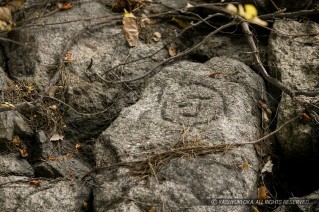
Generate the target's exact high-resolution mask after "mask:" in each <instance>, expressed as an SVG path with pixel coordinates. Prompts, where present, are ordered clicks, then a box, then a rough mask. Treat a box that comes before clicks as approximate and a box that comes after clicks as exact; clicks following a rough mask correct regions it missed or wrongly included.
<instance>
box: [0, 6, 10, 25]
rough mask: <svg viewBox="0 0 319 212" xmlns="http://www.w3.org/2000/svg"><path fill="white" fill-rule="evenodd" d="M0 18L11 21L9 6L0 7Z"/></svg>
mask: <svg viewBox="0 0 319 212" xmlns="http://www.w3.org/2000/svg"><path fill="white" fill-rule="evenodd" d="M0 20H1V21H4V22H7V23H12V14H11V8H10V7H7V6H4V7H0Z"/></svg>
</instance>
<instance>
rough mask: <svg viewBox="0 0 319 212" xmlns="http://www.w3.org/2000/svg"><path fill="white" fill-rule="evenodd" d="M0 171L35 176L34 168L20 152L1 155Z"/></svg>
mask: <svg viewBox="0 0 319 212" xmlns="http://www.w3.org/2000/svg"><path fill="white" fill-rule="evenodd" d="M0 173H1V174H6V175H8V174H10V175H17V176H29V177H32V176H34V173H33V168H32V167H31V165H30V164H29V163H28V161H27V160H26V159H23V158H21V157H20V155H18V154H13V153H11V154H8V155H0Z"/></svg>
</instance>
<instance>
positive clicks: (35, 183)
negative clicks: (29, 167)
mask: <svg viewBox="0 0 319 212" xmlns="http://www.w3.org/2000/svg"><path fill="white" fill-rule="evenodd" d="M29 183H30V185H33V186H36V187H39V186H40V185H41V181H40V180H31V181H30V182H29Z"/></svg>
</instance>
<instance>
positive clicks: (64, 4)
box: [58, 2, 72, 10]
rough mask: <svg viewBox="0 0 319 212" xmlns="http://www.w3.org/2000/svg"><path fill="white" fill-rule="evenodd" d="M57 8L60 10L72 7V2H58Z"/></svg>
mask: <svg viewBox="0 0 319 212" xmlns="http://www.w3.org/2000/svg"><path fill="white" fill-rule="evenodd" d="M58 8H59V9H60V10H69V9H71V8H72V2H66V3H58Z"/></svg>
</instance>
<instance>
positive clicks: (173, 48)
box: [168, 43, 177, 57]
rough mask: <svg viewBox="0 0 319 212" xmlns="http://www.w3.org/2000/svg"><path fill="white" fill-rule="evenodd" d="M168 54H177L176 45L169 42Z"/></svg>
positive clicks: (172, 55)
mask: <svg viewBox="0 0 319 212" xmlns="http://www.w3.org/2000/svg"><path fill="white" fill-rule="evenodd" d="M168 55H169V56H171V57H174V56H176V55H177V47H176V45H175V44H174V43H170V44H169V46H168Z"/></svg>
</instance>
